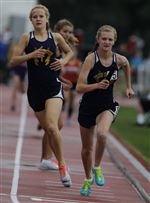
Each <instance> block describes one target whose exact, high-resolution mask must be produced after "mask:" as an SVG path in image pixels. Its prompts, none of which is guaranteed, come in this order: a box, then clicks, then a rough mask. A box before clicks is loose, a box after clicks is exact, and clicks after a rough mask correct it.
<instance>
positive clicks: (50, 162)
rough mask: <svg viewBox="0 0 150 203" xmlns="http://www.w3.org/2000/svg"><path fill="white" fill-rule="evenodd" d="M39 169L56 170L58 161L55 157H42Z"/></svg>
mask: <svg viewBox="0 0 150 203" xmlns="http://www.w3.org/2000/svg"><path fill="white" fill-rule="evenodd" d="M39 169H40V170H58V169H59V167H58V163H57V161H56V160H55V159H42V161H41V163H40V166H39Z"/></svg>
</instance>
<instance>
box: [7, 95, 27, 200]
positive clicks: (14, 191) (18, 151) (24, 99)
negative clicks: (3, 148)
mask: <svg viewBox="0 0 150 203" xmlns="http://www.w3.org/2000/svg"><path fill="white" fill-rule="evenodd" d="M27 106H28V105H27V95H26V94H23V95H22V103H21V115H20V124H19V132H18V140H17V147H16V154H15V166H14V174H13V181H12V186H11V192H10V196H11V200H12V202H13V203H19V201H18V199H17V190H18V182H19V171H20V159H21V151H22V145H23V139H24V130H25V124H26V118H27Z"/></svg>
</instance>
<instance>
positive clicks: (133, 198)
mask: <svg viewBox="0 0 150 203" xmlns="http://www.w3.org/2000/svg"><path fill="white" fill-rule="evenodd" d="M0 88H1V98H2V99H1V103H0V106H1V115H2V116H1V140H0V141H1V142H0V148H1V151H0V158H1V166H2V167H1V185H0V187H1V188H0V189H1V190H0V191H1V194H0V195H1V199H0V202H1V203H10V202H15V203H18V202H20V203H31V202H33V203H34V202H42V203H49V202H52V203H84V202H88V203H94V202H95V203H96V202H97V203H142V202H144V200H143V199H142V198H141V197H140V195H139V194H138V193H137V191H136V190H135V188H134V187H133V185H131V184H130V182H129V181H128V180H127V179H126V177H125V176H124V175H123V174H122V172H121V171H120V170H119V169H118V168H117V167H116V165H115V164H114V163H113V162H112V161H111V159H110V157H109V154H108V152H107V151H105V154H104V157H103V161H102V168H103V171H104V175H105V180H106V184H105V186H104V187H101V188H100V187H98V186H96V185H95V184H94V185H93V187H92V193H91V195H90V196H89V197H83V196H81V195H80V194H79V191H80V188H81V186H82V183H83V179H84V172H83V167H82V162H81V156H80V149H81V142H80V135H79V127H78V123H77V121H76V114H75V115H74V123H73V125H72V126H66V125H65V126H64V128H63V130H62V136H63V143H64V148H65V158H66V161H67V163H68V165H69V167H70V169H71V177H72V182H73V185H72V187H71V188H64V187H63V186H62V184H61V182H60V179H59V173H58V172H53V171H40V170H39V169H38V164H39V160H40V154H41V142H42V131H37V129H36V128H37V121H36V119H35V117H34V114H33V112H32V110H31V109H30V108H29V107H28V113H27V114H28V115H27V121H26V124H25V131H24V135H23V136H24V137H22V138H23V139H22V138H20V139H22V150H21V154H20V165H19V166H17V164H16V165H15V158H16V155H15V153H16V147H17V143H18V133H19V125H20V109H21V97H19V98H18V106H17V110H16V111H15V112H11V111H10V94H11V88H8V87H5V86H1V87H0ZM108 144H109V146H110V147H111V149H112V150H113V151H114V154H116V155H117V158H118V159H120V160H122V161H123V162H124V163H125V164H126V166H127V167H129V169H130V170H131V171H132V172H133V173H134V174H135V176H136V177H137V178H138V179H139V180H140V182H141V184H142V185H143V187H144V188H145V189H146V190H148V187H149V185H148V181H147V180H146V179H145V178H144V177H143V176H142V175H140V174H139V172H138V171H137V170H136V169H135V168H134V167H133V166H132V165H131V164H130V163H129V161H128V160H126V159H125V157H123V156H122V155H121V154H120V153H118V152H117V149H116V148H115V147H113V146H112V145H111V143H108ZM17 167H20V168H19V170H18V168H17ZM14 168H15V169H16V170H18V171H19V177H18V178H19V179H17V178H16V179H15V182H14V183H15V185H14V186H12V183H13V178H14ZM15 187H17V189H16V194H14V195H12V196H11V195H10V193H11V190H12V188H13V189H14V188H15Z"/></svg>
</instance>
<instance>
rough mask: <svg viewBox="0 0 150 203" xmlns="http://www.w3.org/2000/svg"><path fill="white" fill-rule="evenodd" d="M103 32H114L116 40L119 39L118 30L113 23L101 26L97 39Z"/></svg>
mask: <svg viewBox="0 0 150 203" xmlns="http://www.w3.org/2000/svg"><path fill="white" fill-rule="evenodd" d="M102 32H113V33H114V40H115V41H116V40H117V31H116V29H115V28H114V27H112V26H111V25H103V26H101V27H100V28H99V29H98V31H97V34H96V39H98V38H99V37H100V35H101V33H102Z"/></svg>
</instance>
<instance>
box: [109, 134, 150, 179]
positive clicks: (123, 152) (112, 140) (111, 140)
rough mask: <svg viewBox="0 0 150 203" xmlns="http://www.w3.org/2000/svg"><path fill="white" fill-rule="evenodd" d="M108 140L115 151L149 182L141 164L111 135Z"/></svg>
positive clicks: (146, 171) (147, 174)
mask: <svg viewBox="0 0 150 203" xmlns="http://www.w3.org/2000/svg"><path fill="white" fill-rule="evenodd" d="M108 139H109V140H110V142H111V143H112V144H113V145H115V146H116V147H117V149H118V150H119V151H120V152H121V153H122V154H123V155H124V156H125V157H126V158H127V159H128V160H129V161H130V163H131V164H132V165H133V166H134V167H135V168H136V169H137V170H138V171H139V172H140V173H141V174H142V175H143V176H144V177H145V178H146V180H148V181H149V182H150V173H149V172H148V170H146V169H145V168H144V167H143V166H142V164H141V163H140V162H139V161H138V160H137V159H136V158H134V156H132V154H130V153H129V152H128V150H126V149H125V147H124V146H123V145H121V144H120V143H119V142H118V141H117V140H116V139H115V138H114V137H113V136H112V135H111V134H109V136H108Z"/></svg>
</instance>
